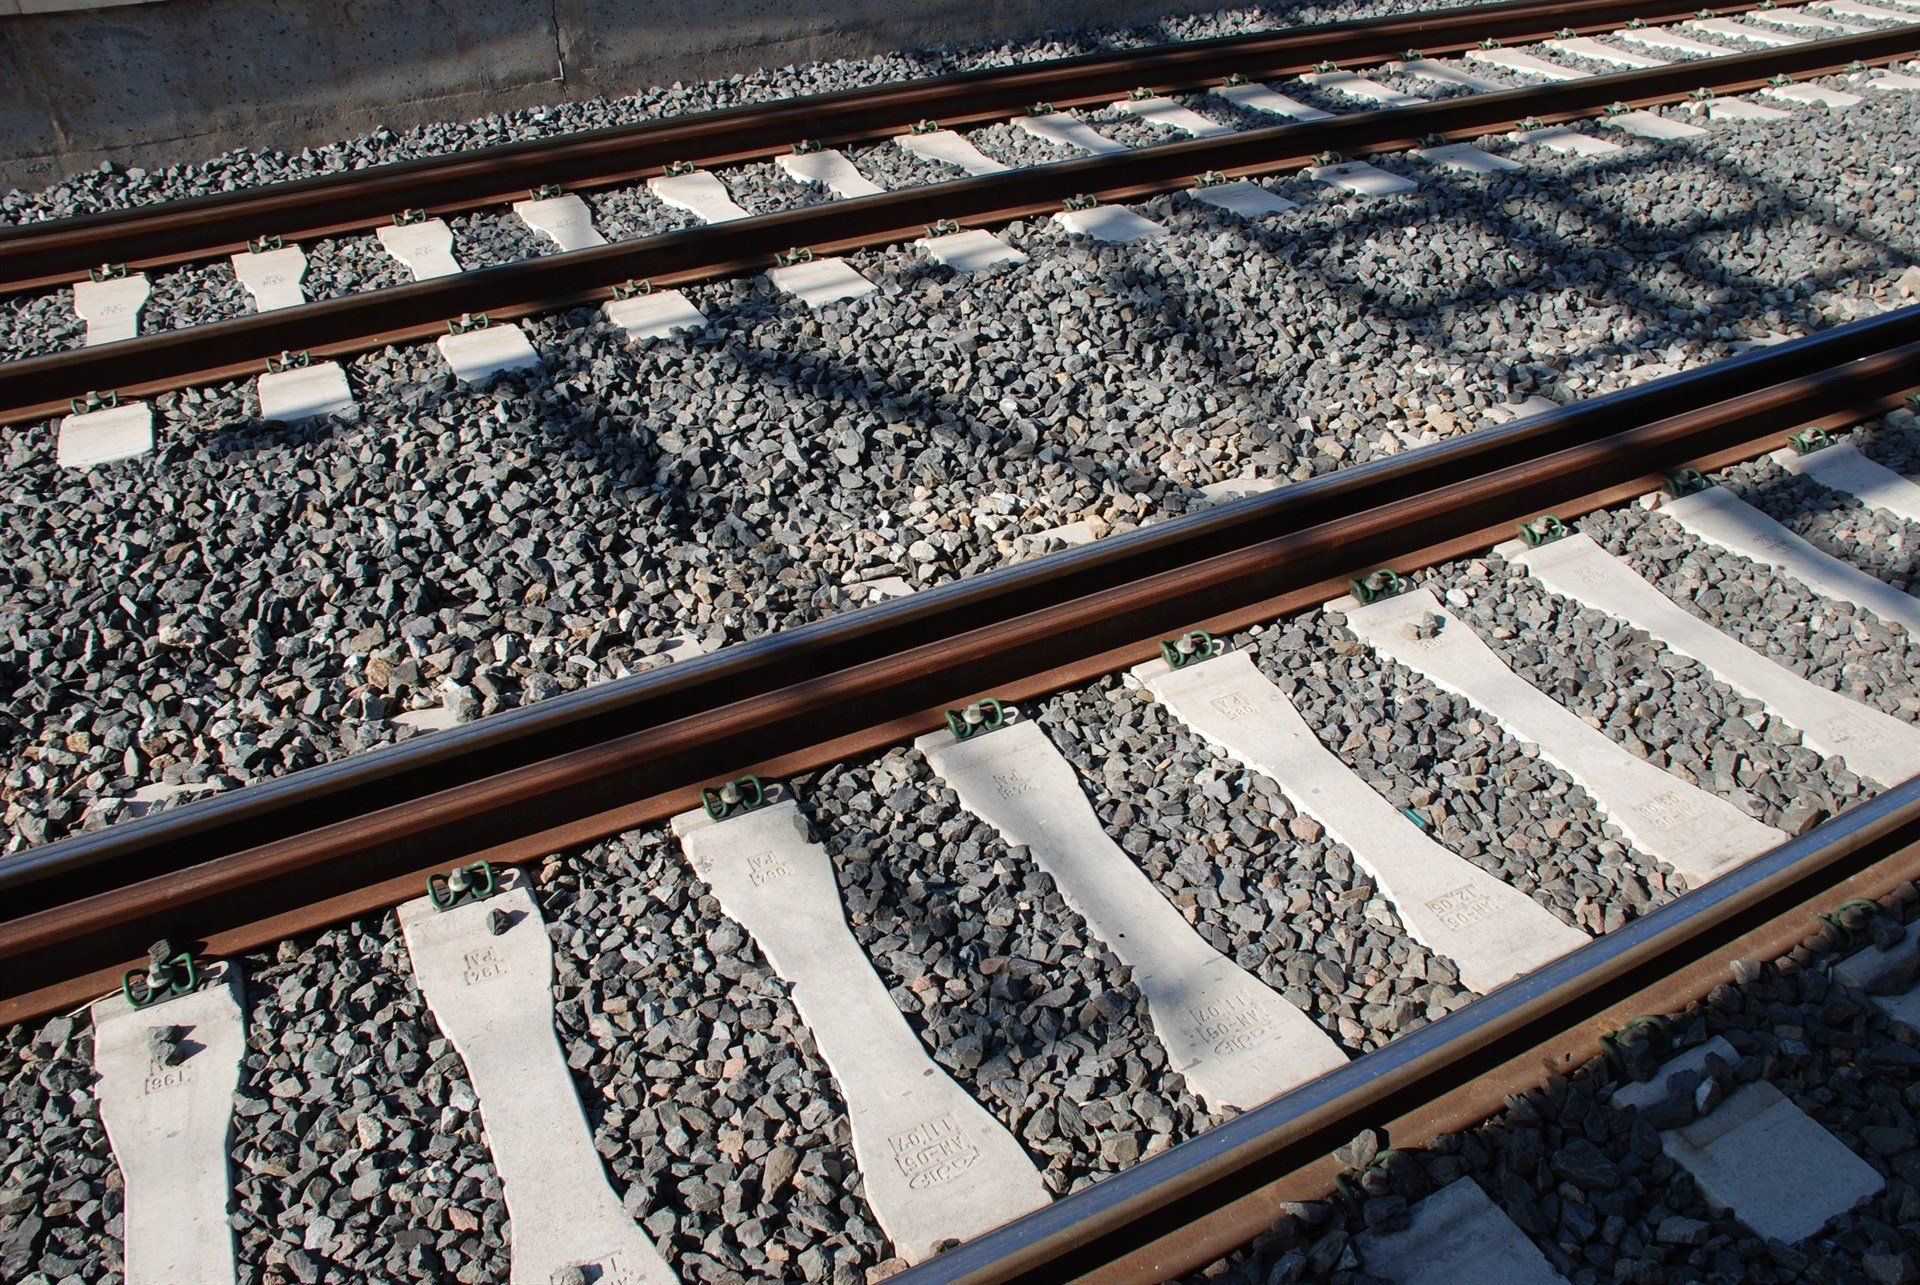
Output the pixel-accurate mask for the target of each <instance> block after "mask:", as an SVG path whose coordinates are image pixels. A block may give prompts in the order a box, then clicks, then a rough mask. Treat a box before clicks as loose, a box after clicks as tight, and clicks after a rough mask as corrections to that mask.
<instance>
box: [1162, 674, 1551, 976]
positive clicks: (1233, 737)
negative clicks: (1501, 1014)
mask: <svg viewBox="0 0 1920 1285" xmlns="http://www.w3.org/2000/svg"><path fill="white" fill-rule="evenodd" d="M1132 673H1133V676H1134V677H1135V678H1136V679H1138V680H1139V681H1140V682H1141V684H1142V685H1143V686H1144V687H1146V689H1147V690H1148V691H1150V692H1152V693H1153V695H1154V696H1155V697H1157V698H1158V699H1159V700H1160V701H1161V702H1162V703H1163V704H1165V705H1166V707H1167V708H1168V709H1169V710H1171V711H1172V712H1173V713H1174V715H1175V716H1177V717H1178V718H1179V719H1180V720H1181V721H1182V722H1183V723H1185V724H1186V725H1187V726H1188V727H1190V728H1192V729H1193V731H1194V732H1195V733H1196V734H1198V735H1199V736H1200V738H1201V739H1202V740H1204V741H1206V742H1207V743H1208V744H1209V745H1216V746H1218V747H1220V748H1221V749H1223V750H1225V751H1226V752H1227V753H1228V754H1229V755H1231V756H1232V757H1233V758H1235V759H1237V760H1239V761H1240V762H1241V763H1244V764H1246V765H1247V766H1248V767H1251V768H1253V769H1254V770H1255V771H1257V772H1260V773H1262V774H1264V775H1265V776H1267V777H1269V778H1270V779H1272V780H1273V781H1274V782H1276V783H1277V784H1278V785H1279V786H1280V789H1281V792H1282V793H1284V794H1285V795H1286V796H1287V799H1288V801H1289V802H1291V803H1292V804H1293V805H1294V806H1295V807H1296V808H1299V809H1300V811H1302V812H1303V813H1305V814H1306V815H1307V816H1310V817H1312V818H1313V819H1314V820H1315V821H1318V822H1319V823H1320V824H1321V825H1323V826H1325V827H1326V829H1327V833H1328V834H1330V835H1332V836H1333V838H1334V839H1335V840H1337V841H1338V842H1340V843H1343V844H1345V845H1346V846H1347V848H1348V849H1350V850H1351V851H1352V853H1353V856H1354V860H1356V861H1358V862H1359V863H1360V865H1361V867H1362V868H1363V869H1365V870H1366V871H1367V873H1368V874H1370V875H1372V876H1373V877H1374V879H1376V880H1377V881H1378V882H1379V884H1380V888H1381V891H1382V892H1384V893H1385V894H1386V896H1387V899H1388V900H1389V901H1391V902H1392V903H1393V905H1394V909H1395V910H1397V911H1399V913H1400V918H1401V920H1402V921H1403V922H1404V923H1405V924H1406V926H1407V932H1408V935H1410V936H1411V937H1412V938H1413V939H1414V940H1415V941H1417V942H1419V943H1421V944H1422V945H1424V946H1427V947H1430V948H1431V949H1433V950H1435V951H1438V952H1439V953H1440V954H1442V955H1445V956H1446V957H1447V958H1448V959H1451V960H1452V961H1453V962H1454V963H1455V965H1457V966H1458V967H1459V970H1460V979H1461V980H1462V981H1463V982H1465V983H1466V984H1467V985H1468V986H1469V987H1470V988H1472V989H1473V990H1476V991H1479V992H1481V993H1483V994H1484V993H1485V992H1487V991H1490V990H1493V989H1494V988H1495V987H1498V986H1501V985H1504V984H1505V983H1507V982H1509V981H1512V980H1513V979H1514V978H1515V977H1518V976H1519V975H1520V974H1522V973H1525V972H1530V971H1531V970H1533V969H1535V968H1537V967H1539V966H1540V965H1542V964H1545V963H1548V962H1550V961H1552V960H1555V959H1558V958H1559V957H1560V956H1562V955H1564V954H1566V953H1567V952H1568V951H1570V950H1575V949H1578V948H1579V947H1581V946H1584V945H1586V943H1587V941H1588V940H1589V939H1588V937H1587V934H1585V933H1584V932H1581V931H1580V930H1579V929H1578V928H1574V927H1572V926H1570V925H1568V924H1564V923H1562V922H1561V921H1560V920H1559V919H1557V918H1555V917H1554V916H1553V914H1552V913H1551V912H1549V911H1548V910H1546V909H1545V908H1544V907H1542V906H1541V905H1539V904H1538V903H1537V902H1535V901H1534V900H1533V899H1532V898H1531V897H1529V896H1527V895H1526V894H1525V893H1523V892H1521V891H1519V890H1518V889H1516V888H1513V887H1511V886H1510V885H1508V884H1506V883H1503V882H1502V881H1501V880H1499V879H1496V878H1495V877H1494V876H1492V875H1490V874H1488V873H1487V872H1486V871H1484V870H1482V869H1481V868H1480V867H1479V866H1476V865H1474V864H1473V863H1472V862H1471V861H1468V860H1466V859H1464V858H1462V857H1460V856H1458V855H1456V854H1454V853H1452V852H1449V851H1447V850H1446V849H1445V848H1443V847H1441V846H1440V845H1439V844H1437V843H1435V842H1434V841H1433V840H1432V839H1430V838H1428V837H1427V836H1426V835H1425V834H1424V833H1422V831H1421V830H1420V828H1419V827H1418V826H1416V825H1414V824H1413V822H1411V821H1409V820H1407V818H1406V817H1404V816H1402V815H1401V814H1400V812H1399V811H1398V810H1397V809H1396V808H1395V807H1394V806H1393V805H1392V804H1391V803H1389V802H1387V801H1386V800H1385V799H1384V798H1382V797H1380V795H1379V794H1377V793H1375V792H1374V790H1373V789H1372V788H1371V787H1370V786H1368V785H1367V783H1366V782H1365V781H1363V780H1361V779H1360V776H1359V774H1358V773H1356V772H1355V771H1354V770H1353V769H1352V768H1350V767H1348V766H1347V765H1346V764H1345V763H1343V762H1341V761H1340V760H1339V758H1337V757H1335V756H1334V754H1332V753H1331V752H1330V751H1329V750H1328V749H1327V748H1326V746H1324V745H1322V744H1321V743H1320V739H1319V738H1318V737H1317V736H1315V735H1314V734H1313V729H1311V728H1310V727H1308V726H1307V723H1306V720H1305V719H1303V718H1301V717H1300V712H1299V711H1298V710H1297V709H1295V708H1294V705H1293V702H1292V701H1290V700H1288V699H1287V697H1286V696H1285V694H1284V693H1282V692H1281V691H1280V689H1279V688H1278V687H1276V686H1275V685H1274V684H1273V683H1272V682H1271V681H1270V680H1269V679H1268V678H1267V676H1266V675H1265V674H1263V673H1261V672H1260V670H1259V669H1258V668H1257V667H1255V665H1254V663H1253V659H1252V657H1250V656H1249V655H1248V654H1247V653H1246V652H1244V651H1230V652H1227V653H1226V654H1224V655H1221V656H1217V657H1215V658H1213V659H1211V660H1203V661H1196V662H1194V663H1192V664H1189V665H1187V666H1185V667H1184V668H1181V669H1173V668H1170V667H1169V666H1168V665H1167V662H1166V661H1164V660H1153V661H1149V662H1147V663H1146V664H1144V665H1140V666H1137V667H1136V668H1134V670H1133V671H1132Z"/></svg>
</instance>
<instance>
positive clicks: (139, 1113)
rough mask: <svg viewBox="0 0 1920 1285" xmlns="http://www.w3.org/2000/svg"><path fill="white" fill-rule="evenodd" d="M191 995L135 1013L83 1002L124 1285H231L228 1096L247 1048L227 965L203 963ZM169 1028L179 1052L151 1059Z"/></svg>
mask: <svg viewBox="0 0 1920 1285" xmlns="http://www.w3.org/2000/svg"><path fill="white" fill-rule="evenodd" d="M214 969H215V970H217V971H215V972H213V973H211V974H210V975H209V978H208V981H207V984H206V985H205V986H204V987H203V988H202V989H200V990H198V991H195V992H193V993H192V994H190V995H182V996H179V997H178V998H176V999H170V1000H164V1001H162V1002H161V1003H159V1004H156V1005H154V1006H152V1007H150V1008H145V1009H136V1008H134V1007H133V1006H132V1005H131V1004H129V1003H127V1001H126V999H125V998H124V997H123V996H121V995H117V994H116V995H110V996H108V997H107V998H106V999H103V1000H99V1001H97V1002H96V1003H95V1004H94V1005H93V1013H92V1016H93V1036H94V1038H93V1066H94V1070H95V1071H96V1072H97V1073H98V1074H99V1076H100V1080H99V1083H98V1085H97V1086H96V1092H97V1093H98V1094H99V1099H100V1120H101V1123H103V1124H104V1125H105V1126H106V1129H107V1140H108V1141H109V1142H110V1143H112V1144H113V1158H114V1161H115V1162H116V1163H117V1164H118V1165H119V1166H120V1175H121V1177H122V1179H123V1180H124V1181H125V1183H126V1196H125V1200H126V1208H125V1212H124V1214H123V1222H122V1236H123V1243H124V1253H125V1255H126V1281H127V1285H232V1283H233V1282H234V1281H235V1280H236V1279H237V1271H238V1269H237V1267H236V1265H235V1261H234V1242H233V1228H232V1227H231V1226H229V1225H228V1223H227V1210H228V1205H229V1203H230V1201H231V1198H232V1193H233V1175H232V1173H231V1161H230V1159H229V1150H230V1147H231V1144H232V1132H233V1093H234V1090H235V1089H237V1088H238V1087H239V1085H240V1059H241V1058H242V1057H243V1056H244V1055H245V1053H246V1050H247V1027H246V1005H245V1001H244V996H245V993H246V987H245V984H244V982H243V981H242V978H241V974H240V969H239V967H238V965H236V964H233V963H231V962H225V963H221V964H217V965H214ZM159 1029H170V1030H171V1031H172V1033H173V1034H175V1035H176V1036H177V1039H176V1040H175V1041H174V1042H175V1044H176V1046H177V1047H178V1049H179V1050H180V1052H181V1054H183V1056H182V1057H181V1058H180V1060H179V1061H177V1062H171V1063H170V1062H169V1061H167V1060H163V1059H161V1058H157V1057H155V1056H154V1053H153V1051H152V1049H151V1047H150V1045H149V1039H150V1037H151V1035H152V1033H153V1032H154V1031H155V1030H159Z"/></svg>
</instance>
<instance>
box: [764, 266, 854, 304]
mask: <svg viewBox="0 0 1920 1285" xmlns="http://www.w3.org/2000/svg"><path fill="white" fill-rule="evenodd" d="M767 276H768V278H769V279H770V280H771V281H772V282H773V284H774V288H775V289H778V290H784V291H786V292H787V293H788V294H790V295H792V296H793V297H794V298H796V299H798V300H799V301H800V302H801V303H804V304H806V305H807V307H809V308H826V307H831V306H832V305H834V304H836V303H839V302H840V301H841V300H843V299H858V298H859V297H860V296H861V295H863V294H872V293H873V292H874V291H875V290H876V289H878V288H879V287H877V286H875V285H874V284H873V282H871V281H869V280H867V279H866V278H865V277H863V276H861V275H860V274H859V272H857V271H855V269H854V267H853V265H852V264H850V263H848V262H847V261H846V260H845V259H813V260H810V261H808V262H806V263H795V264H791V265H789V266H788V267H784V268H773V269H771V270H769V271H768V273H767Z"/></svg>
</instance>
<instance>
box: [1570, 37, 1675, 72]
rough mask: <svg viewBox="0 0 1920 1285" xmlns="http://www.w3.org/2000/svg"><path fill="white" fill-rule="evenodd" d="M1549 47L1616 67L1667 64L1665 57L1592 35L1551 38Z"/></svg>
mask: <svg viewBox="0 0 1920 1285" xmlns="http://www.w3.org/2000/svg"><path fill="white" fill-rule="evenodd" d="M1547 48H1549V49H1557V50H1559V51H1560V52H1561V53H1564V54H1573V55H1575V56H1576V57H1580V58H1591V59H1593V60H1594V61H1595V62H1609V63H1612V64H1613V65H1614V66H1616V67H1629V68H1632V69H1634V70H1636V71H1637V70H1640V69H1642V68H1646V67H1664V66H1666V65H1667V60H1666V59H1665V58H1656V57H1654V56H1653V55H1652V54H1641V53H1635V52H1634V51H1633V50H1631V49H1622V48H1620V46H1618V45H1610V44H1607V43H1606V42H1605V41H1601V40H1595V39H1594V38H1593V37H1592V36H1570V37H1568V38H1567V39H1565V40H1549V41H1547Z"/></svg>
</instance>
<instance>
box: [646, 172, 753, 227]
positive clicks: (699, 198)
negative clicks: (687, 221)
mask: <svg viewBox="0 0 1920 1285" xmlns="http://www.w3.org/2000/svg"><path fill="white" fill-rule="evenodd" d="M647 191H649V192H651V193H653V194H654V196H656V197H658V198H659V199H660V200H661V201H664V202H665V203H666V204H668V205H671V206H672V207H673V208H674V209H676V210H685V211H686V212H687V213H689V214H691V215H693V216H694V217H695V218H697V219H699V220H700V221H701V222H702V223H728V222H731V221H732V220H734V219H744V218H746V217H747V211H746V210H744V209H742V208H741V207H740V205H739V204H737V203H736V202H735V201H734V199H733V193H731V192H729V191H727V185H726V184H725V183H722V182H721V181H720V178H719V176H718V175H716V174H713V173H712V172H710V171H708V170H695V171H694V172H693V173H691V174H675V175H672V176H668V175H664V174H663V175H661V176H660V177H659V178H650V179H648V180H647Z"/></svg>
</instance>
